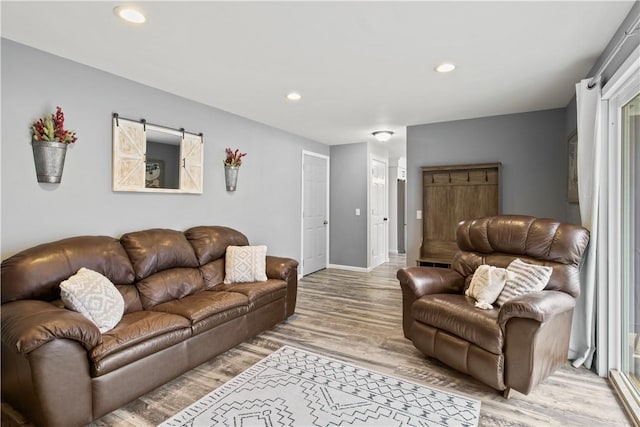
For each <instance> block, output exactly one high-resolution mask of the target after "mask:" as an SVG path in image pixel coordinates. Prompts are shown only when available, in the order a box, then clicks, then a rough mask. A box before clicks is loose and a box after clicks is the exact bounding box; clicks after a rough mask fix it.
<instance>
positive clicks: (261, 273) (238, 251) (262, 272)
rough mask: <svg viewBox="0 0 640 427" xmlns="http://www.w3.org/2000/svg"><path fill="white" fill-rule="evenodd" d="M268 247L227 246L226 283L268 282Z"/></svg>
mask: <svg viewBox="0 0 640 427" xmlns="http://www.w3.org/2000/svg"><path fill="white" fill-rule="evenodd" d="M266 257H267V247H266V246H264V245H261V246H227V254H226V256H225V265H224V270H225V276H224V283H225V284H227V285H229V284H232V283H246V282H264V281H266V280H267V272H266V271H267V262H266Z"/></svg>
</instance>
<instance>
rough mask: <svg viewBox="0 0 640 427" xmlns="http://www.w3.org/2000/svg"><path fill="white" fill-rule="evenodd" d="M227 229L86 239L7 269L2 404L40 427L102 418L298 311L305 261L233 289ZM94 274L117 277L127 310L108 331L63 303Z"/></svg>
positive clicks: (24, 256) (42, 249)
mask: <svg viewBox="0 0 640 427" xmlns="http://www.w3.org/2000/svg"><path fill="white" fill-rule="evenodd" d="M248 244H249V242H248V240H247V238H246V237H245V236H244V235H243V234H241V233H239V232H238V231H235V230H233V229H230V228H226V227H209V226H203V227H194V228H191V229H189V230H187V231H186V232H184V233H183V232H179V231H174V230H166V229H152V230H145V231H138V232H132V233H127V234H125V235H123V236H122V237H121V238H120V239H114V238H111V237H106V236H83V237H73V238H69V239H65V240H60V241H57V242H53V243H47V244H43V245H40V246H36V247H34V248H31V249H27V250H25V251H23V252H20V253H18V254H16V255H14V256H12V257H10V258H8V259H6V260H4V261H3V262H2V277H1V279H2V289H1V290H2V292H1V297H2V306H1V315H2V399H3V400H4V401H6V402H8V403H9V404H11V405H12V406H13V407H14V408H15V409H17V410H18V411H20V412H21V413H22V414H24V415H25V416H27V417H28V418H29V419H30V420H32V421H33V422H35V423H36V424H37V425H51V426H77V425H83V424H87V423H89V422H91V421H92V420H95V419H97V418H99V417H101V416H103V415H105V414H106V413H108V412H110V411H113V410H114V409H116V408H118V407H120V406H122V405H123V404H125V403H127V402H129V401H131V400H133V399H135V398H137V397H138V396H140V395H142V394H144V393H146V392H148V391H150V390H152V389H154V388H155V387H158V386H159V385H161V384H163V383H165V382H167V381H169V380H171V379H173V378H175V377H177V376H179V375H180V374H182V373H184V372H186V371H187V370H189V369H191V368H193V367H195V366H197V365H199V364H201V363H203V362H204V361H206V360H208V359H210V358H212V357H213V356H215V355H217V354H220V353H222V352H224V351H226V350H228V349H229V348H232V347H234V346H235V345H237V344H238V343H240V342H242V341H244V340H246V339H247V338H249V337H252V336H254V335H256V334H258V333H260V332H261V331H264V330H266V329H268V328H271V327H272V326H273V325H275V324H277V323H278V322H281V321H283V320H285V319H286V318H287V317H289V316H291V315H292V314H293V312H294V310H295V305H296V292H297V270H296V269H297V265H298V263H297V262H296V261H294V260H292V259H288V258H277V257H271V256H267V266H266V270H267V276H268V280H267V281H266V282H254V283H238V284H231V285H225V284H224V283H223V279H224V275H225V271H224V267H225V251H226V248H227V246H229V245H235V246H242V245H248ZM81 267H85V268H88V269H91V270H94V271H97V272H99V273H101V274H103V275H104V276H106V277H108V278H109V279H110V280H111V282H113V283H114V284H115V285H116V286H117V288H118V289H119V291H120V293H121V294H122V295H123V297H124V300H125V314H124V316H123V317H122V320H120V322H119V323H118V324H117V325H116V327H115V328H114V329H112V330H110V331H107V332H106V333H104V334H101V333H100V331H99V330H98V328H97V327H96V326H95V325H94V324H93V323H92V322H91V321H89V320H88V319H87V318H85V317H83V316H82V315H81V314H79V313H77V312H74V311H70V310H67V309H65V308H64V306H63V305H62V302H61V301H60V289H59V284H60V282H61V281H63V280H65V279H67V278H69V277H70V276H72V275H74V274H75V273H76V272H77V271H78V269H80V268H81Z"/></svg>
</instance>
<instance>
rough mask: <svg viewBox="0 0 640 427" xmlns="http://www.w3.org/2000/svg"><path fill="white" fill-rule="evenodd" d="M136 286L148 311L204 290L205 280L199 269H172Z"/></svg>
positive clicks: (150, 277) (143, 305)
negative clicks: (155, 306)
mask: <svg viewBox="0 0 640 427" xmlns="http://www.w3.org/2000/svg"><path fill="white" fill-rule="evenodd" d="M136 286H137V287H138V292H140V300H141V301H142V307H143V308H144V309H145V310H146V309H149V308H151V307H153V306H154V305H158V304H161V303H163V302H167V301H171V300H174V299H180V298H184V297H186V296H187V295H193V294H195V293H196V292H199V291H201V290H203V289H204V279H203V278H202V273H201V272H200V270H199V269H197V268H170V269H168V270H163V271H160V272H158V273H155V274H152V275H151V276H148V277H145V278H144V279H142V280H140V281H139V282H138V283H137V285H136Z"/></svg>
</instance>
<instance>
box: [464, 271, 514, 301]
mask: <svg viewBox="0 0 640 427" xmlns="http://www.w3.org/2000/svg"><path fill="white" fill-rule="evenodd" d="M508 278H509V272H508V271H507V270H506V269H504V268H500V267H494V266H492V265H486V264H483V265H480V266H479V267H478V268H476V271H475V273H473V277H472V278H471V283H470V284H469V287H468V288H467V290H466V291H465V292H464V293H465V295H467V296H468V297H471V298H474V299H475V300H476V301H477V302H476V307H478V308H482V309H484V310H490V309H492V308H493V306H492V305H491V304H493V303H494V302H495V300H496V299H497V298H498V295H500V292H502V289H503V288H504V285H505V283H507V279H508Z"/></svg>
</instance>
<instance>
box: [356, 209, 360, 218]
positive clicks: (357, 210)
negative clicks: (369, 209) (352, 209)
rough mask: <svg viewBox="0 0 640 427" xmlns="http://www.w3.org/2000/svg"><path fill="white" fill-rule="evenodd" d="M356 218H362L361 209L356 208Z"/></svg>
mask: <svg viewBox="0 0 640 427" xmlns="http://www.w3.org/2000/svg"><path fill="white" fill-rule="evenodd" d="M356 216H360V209H358V208H356Z"/></svg>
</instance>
